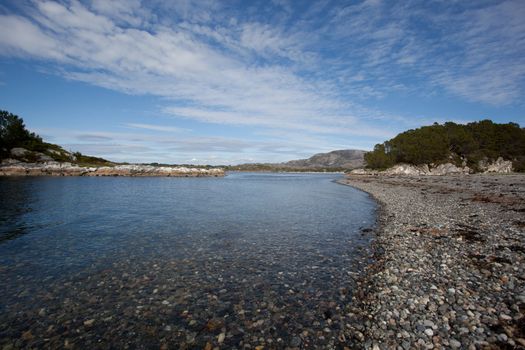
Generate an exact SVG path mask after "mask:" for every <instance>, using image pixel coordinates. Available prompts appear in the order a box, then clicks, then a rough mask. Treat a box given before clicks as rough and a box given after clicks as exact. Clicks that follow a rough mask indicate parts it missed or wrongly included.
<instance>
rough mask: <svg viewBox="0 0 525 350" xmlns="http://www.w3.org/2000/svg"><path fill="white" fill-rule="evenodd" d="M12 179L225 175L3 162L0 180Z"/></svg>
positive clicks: (173, 169)
mask: <svg viewBox="0 0 525 350" xmlns="http://www.w3.org/2000/svg"><path fill="white" fill-rule="evenodd" d="M14 176H22V177H23V176H93V177H97V176H129V177H223V176H225V171H224V170H223V169H221V168H213V169H206V168H199V167H191V168H190V167H183V166H153V165H142V164H128V165H114V166H91V167H88V166H79V165H77V164H72V163H69V162H55V161H49V162H43V163H25V162H20V161H16V160H4V161H3V162H2V164H0V177H14Z"/></svg>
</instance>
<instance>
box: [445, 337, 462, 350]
mask: <svg viewBox="0 0 525 350" xmlns="http://www.w3.org/2000/svg"><path fill="white" fill-rule="evenodd" d="M448 342H449V344H450V347H452V348H453V349H459V348H460V347H461V343H460V342H459V341H457V340H456V339H450V340H449V341H448Z"/></svg>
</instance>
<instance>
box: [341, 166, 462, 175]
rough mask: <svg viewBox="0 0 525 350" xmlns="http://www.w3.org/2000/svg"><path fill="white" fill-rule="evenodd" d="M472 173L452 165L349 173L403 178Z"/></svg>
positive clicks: (401, 167) (362, 170) (402, 167)
mask: <svg viewBox="0 0 525 350" xmlns="http://www.w3.org/2000/svg"><path fill="white" fill-rule="evenodd" d="M471 172H472V171H471V169H470V168H469V167H467V166H464V167H457V166H455V165H454V164H452V163H445V164H439V165H437V166H435V167H432V168H431V167H429V166H428V165H426V164H423V165H419V166H416V165H410V164H396V165H394V166H393V167H391V168H388V169H386V170H384V171H376V170H368V169H355V170H352V171H351V172H350V174H351V175H405V176H419V175H436V176H442V175H459V174H470V173H471Z"/></svg>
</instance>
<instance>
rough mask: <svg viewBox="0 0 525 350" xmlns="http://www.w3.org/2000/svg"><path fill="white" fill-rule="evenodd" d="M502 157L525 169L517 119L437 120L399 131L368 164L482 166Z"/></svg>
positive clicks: (523, 135)
mask: <svg viewBox="0 0 525 350" xmlns="http://www.w3.org/2000/svg"><path fill="white" fill-rule="evenodd" d="M498 157H503V158H504V159H506V160H512V161H513V166H514V169H515V170H516V171H525V129H524V128H521V127H520V126H519V125H518V124H516V123H507V124H497V123H494V122H492V121H491V120H482V121H479V122H473V123H468V124H456V123H453V122H447V123H444V124H438V123H435V124H433V125H430V126H423V127H421V128H418V129H414V130H408V131H405V132H403V133H400V134H398V135H397V136H396V137H394V138H393V139H391V140H388V141H385V142H383V143H381V144H377V145H375V147H374V150H373V151H371V152H368V153H366V154H365V161H366V163H367V167H369V168H372V169H386V168H389V167H391V166H393V165H395V164H397V163H408V164H413V165H421V164H432V163H434V164H439V163H445V162H452V163H455V164H456V165H462V164H463V162H466V163H467V165H468V166H469V167H470V168H472V169H474V170H478V167H479V162H480V161H483V160H486V161H492V160H495V159H497V158H498Z"/></svg>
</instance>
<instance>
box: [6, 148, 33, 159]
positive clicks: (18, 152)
mask: <svg viewBox="0 0 525 350" xmlns="http://www.w3.org/2000/svg"><path fill="white" fill-rule="evenodd" d="M29 153H31V152H30V151H28V150H27V149H25V148H22V147H15V148H12V149H11V155H12V156H13V157H19V158H21V157H24V156H26V155H27V154H29Z"/></svg>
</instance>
